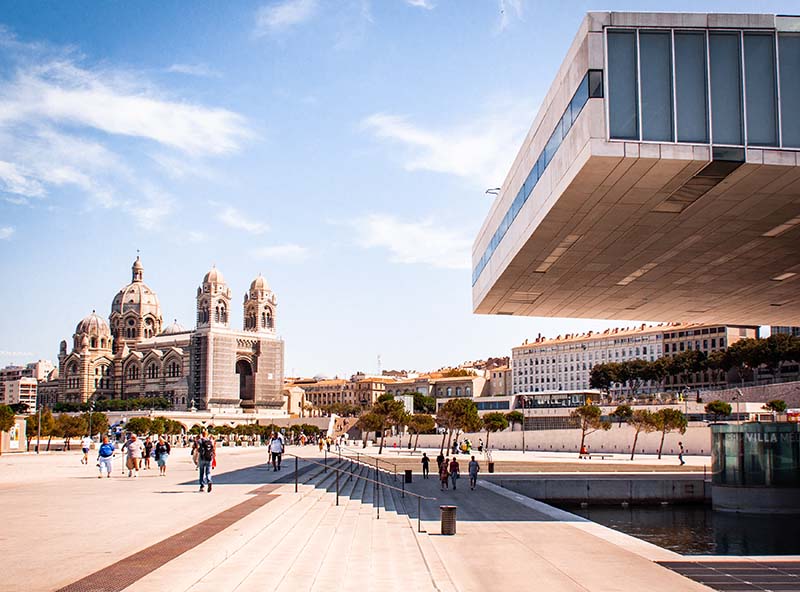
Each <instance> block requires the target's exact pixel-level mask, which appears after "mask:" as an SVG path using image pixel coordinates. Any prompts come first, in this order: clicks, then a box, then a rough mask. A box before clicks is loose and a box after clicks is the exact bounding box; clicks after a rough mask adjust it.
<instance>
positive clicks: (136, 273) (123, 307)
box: [111, 257, 161, 320]
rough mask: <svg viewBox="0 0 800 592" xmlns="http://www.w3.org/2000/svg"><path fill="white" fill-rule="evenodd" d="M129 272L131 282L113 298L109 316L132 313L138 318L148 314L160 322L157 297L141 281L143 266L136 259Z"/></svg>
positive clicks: (159, 306)
mask: <svg viewBox="0 0 800 592" xmlns="http://www.w3.org/2000/svg"><path fill="white" fill-rule="evenodd" d="M131 270H132V272H133V274H132V275H133V277H132V281H131V283H130V284H128V285H127V286H125V287H124V288H122V289H121V290H120V291H119V292H117V295H116V296H114V300H113V302H112V303H111V314H112V315H114V313H118V314H119V315H124V314H126V313H128V312H134V313H136V314H137V315H138V316H140V317H143V316H145V315H148V314H149V315H152V316H153V317H155V318H157V319H159V320H160V319H161V305H160V304H159V302H158V296H157V295H156V293H155V292H153V290H151V289H150V286H148V285H147V284H145V283H144V281H143V279H142V278H143V276H144V266H143V265H142V262H141V261H140V260H139V258H138V257H137V258H136V261H135V262H134V263H133V267H132V268H131Z"/></svg>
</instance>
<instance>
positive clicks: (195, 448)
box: [192, 436, 200, 469]
mask: <svg viewBox="0 0 800 592" xmlns="http://www.w3.org/2000/svg"><path fill="white" fill-rule="evenodd" d="M192 461H193V462H194V468H195V469H196V468H197V467H198V466H200V436H195V437H194V438H192Z"/></svg>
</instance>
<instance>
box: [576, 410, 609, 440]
mask: <svg viewBox="0 0 800 592" xmlns="http://www.w3.org/2000/svg"><path fill="white" fill-rule="evenodd" d="M570 417H572V418H574V419H577V420H578V425H579V427H580V430H581V446H580V448H579V450H583V447H584V444H585V443H586V436H588V435H590V434H593V433H594V432H596V431H597V430H610V429H611V422H610V421H607V420H603V412H602V410H601V409H600V407H598V406H597V405H581V406H580V407H578V408H577V409H575V410H574V411H573V412H572V413H570Z"/></svg>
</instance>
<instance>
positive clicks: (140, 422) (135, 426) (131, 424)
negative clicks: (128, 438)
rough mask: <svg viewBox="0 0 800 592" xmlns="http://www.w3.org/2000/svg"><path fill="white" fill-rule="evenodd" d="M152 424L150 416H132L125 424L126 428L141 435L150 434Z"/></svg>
mask: <svg viewBox="0 0 800 592" xmlns="http://www.w3.org/2000/svg"><path fill="white" fill-rule="evenodd" d="M152 426H153V422H152V421H151V420H150V418H149V417H131V418H130V419H129V420H128V422H127V423H126V424H125V430H126V431H128V432H131V433H134V434H138V435H140V436H141V435H143V434H149V433H150V430H151V429H152Z"/></svg>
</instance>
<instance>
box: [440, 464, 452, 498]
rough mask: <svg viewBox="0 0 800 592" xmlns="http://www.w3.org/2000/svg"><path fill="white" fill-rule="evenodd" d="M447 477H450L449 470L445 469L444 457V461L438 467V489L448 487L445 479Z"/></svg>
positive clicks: (442, 489)
mask: <svg viewBox="0 0 800 592" xmlns="http://www.w3.org/2000/svg"><path fill="white" fill-rule="evenodd" d="M449 477H450V471H448V470H447V459H446V458H445V459H444V462H443V463H442V466H441V467H439V481H440V482H441V483H440V484H439V490H440V491H444V490H445V489H448V483H447V480H448V478H449Z"/></svg>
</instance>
